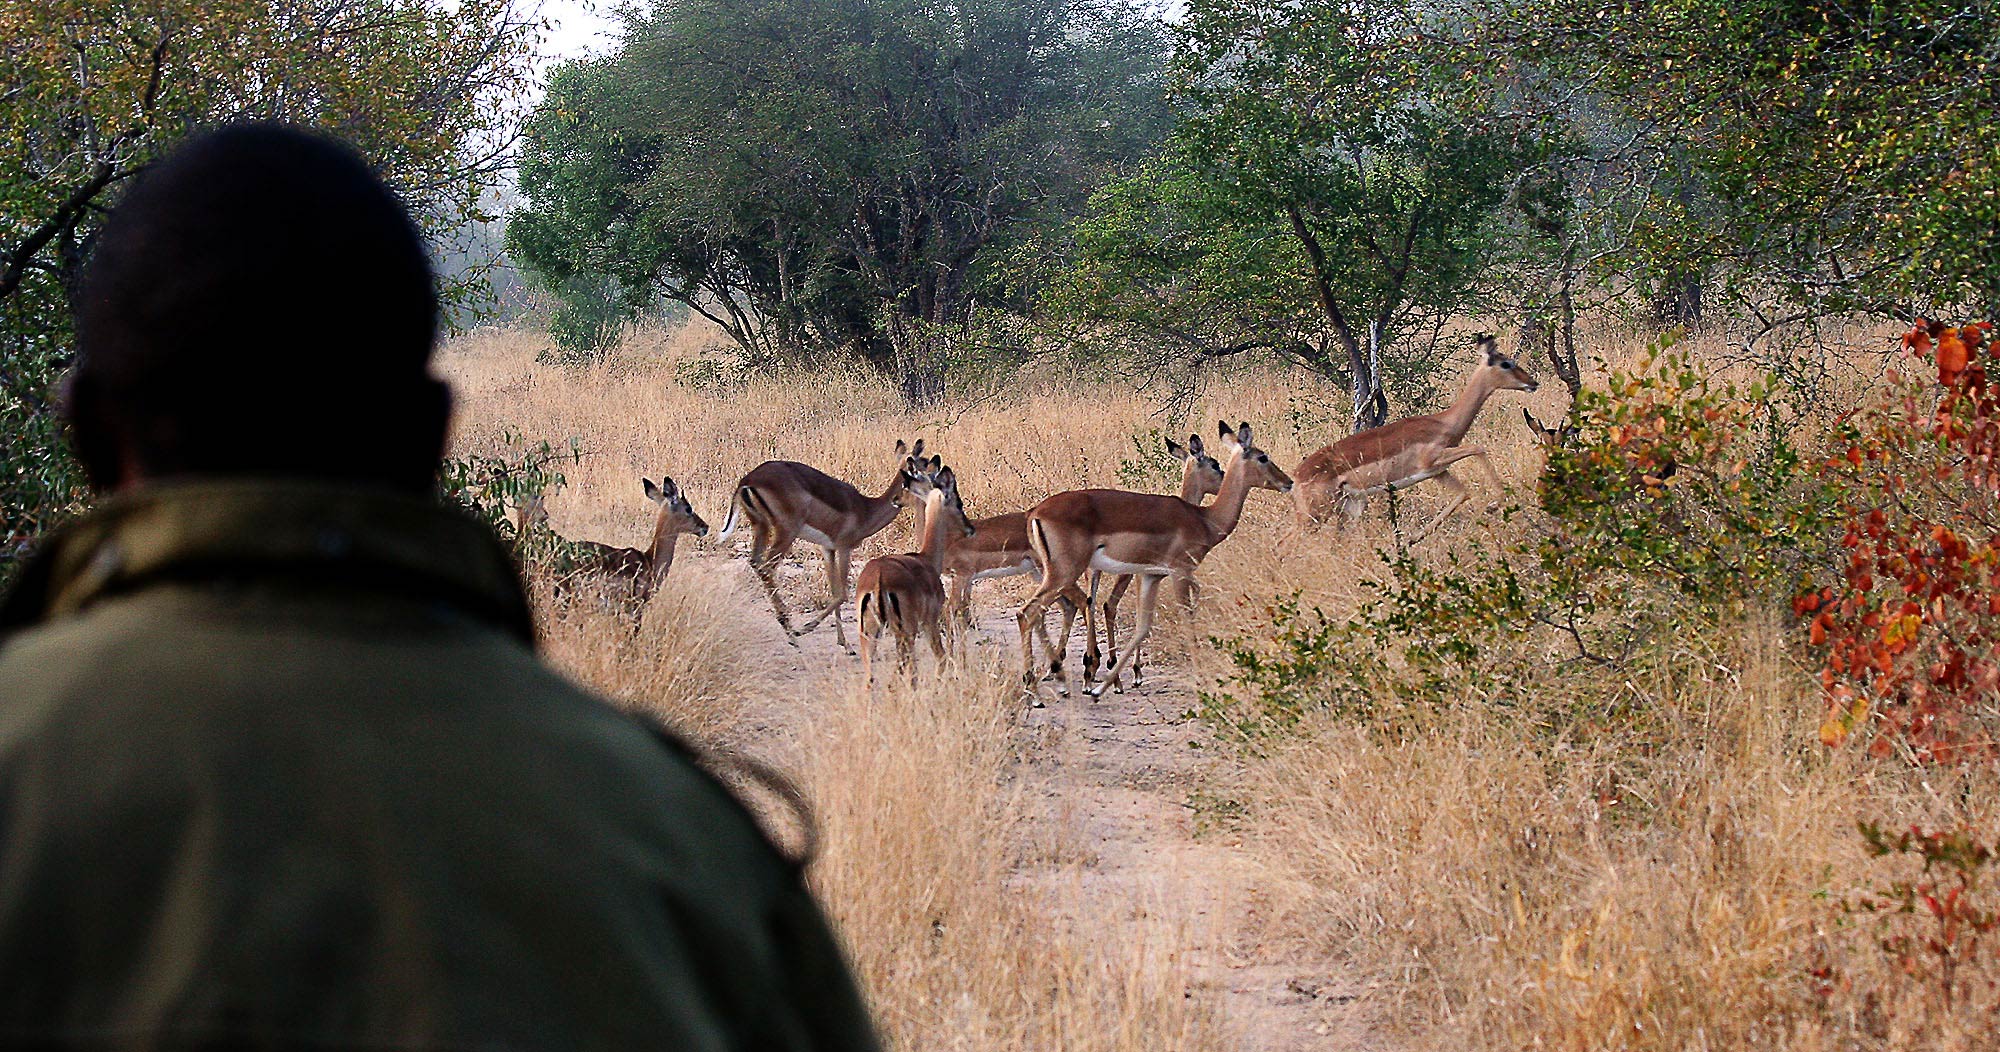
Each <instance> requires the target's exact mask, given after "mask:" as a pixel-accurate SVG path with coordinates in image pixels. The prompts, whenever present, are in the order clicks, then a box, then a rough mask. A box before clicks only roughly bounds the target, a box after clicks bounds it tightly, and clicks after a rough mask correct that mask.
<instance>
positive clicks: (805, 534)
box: [799, 523, 834, 548]
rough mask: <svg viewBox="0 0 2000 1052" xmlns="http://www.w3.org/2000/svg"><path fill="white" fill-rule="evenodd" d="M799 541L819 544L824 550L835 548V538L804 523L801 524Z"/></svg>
mask: <svg viewBox="0 0 2000 1052" xmlns="http://www.w3.org/2000/svg"><path fill="white" fill-rule="evenodd" d="M799 540H802V541H805V542H806V543H807V544H817V545H819V546H820V547H822V548H831V547H833V546H834V544H833V538H831V537H828V536H827V535H826V534H824V533H821V532H819V531H818V530H815V529H813V528H812V527H811V526H807V525H806V524H804V523H800V524H799Z"/></svg>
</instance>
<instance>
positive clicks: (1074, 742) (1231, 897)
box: [980, 611, 1371, 1052]
mask: <svg viewBox="0 0 2000 1052" xmlns="http://www.w3.org/2000/svg"><path fill="white" fill-rule="evenodd" d="M980 630H981V634H982V635H984V636H985V637H986V638H987V639H989V640H990V641H991V642H990V643H989V644H987V645H989V646H993V647H998V648H1005V652H1006V653H1008V654H1009V655H1010V656H1011V655H1012V653H1013V647H1014V643H1013V639H1014V636H1015V631H1014V626H1013V621H1012V618H1011V617H1008V616H1006V614H1005V612H1004V611H1001V612H998V613H993V614H990V615H988V616H986V617H984V618H982V619H981V624H980ZM1079 632H1080V630H1079ZM1077 638H1078V642H1077V644H1076V645H1074V646H1072V648H1071V650H1072V653H1071V668H1072V669H1075V668H1077V667H1080V662H1079V661H1078V660H1077V659H1078V654H1077V653H1076V651H1077V648H1078V647H1080V646H1081V643H1080V640H1081V635H1080V634H1079V636H1078V637H1077ZM1009 667H1011V665H1010V666H1009ZM1043 700H1044V702H1045V703H1046V704H1045V707H1043V708H1039V709H1034V710H1032V711H1031V712H1030V713H1029V715H1028V718H1027V724H1028V726H1030V727H1038V726H1039V727H1045V728H1048V730H1049V731H1050V732H1052V733H1050V734H1049V735H1048V737H1049V739H1050V741H1051V742H1052V744H1053V747H1052V748H1051V749H1050V750H1048V751H1047V753H1046V754H1044V756H1043V757H1041V758H1040V760H1039V761H1038V762H1036V763H1033V764H1031V765H1030V766H1029V771H1030V775H1031V776H1032V777H1035V778H1037V779H1039V780H1040V782H1041V788H1042V791H1043V793H1044V795H1045V797H1046V798H1047V799H1048V800H1049V802H1050V809H1051V812H1052V813H1053V815H1054V817H1055V819H1056V820H1058V821H1066V822H1069V823H1072V824H1073V825H1074V827H1075V829H1076V832H1077V833H1078V834H1079V835H1080V839H1081V841H1082V842H1083V843H1084V844H1086V845H1087V846H1088V847H1089V849H1090V856H1089V861H1088V863H1087V865H1086V868H1085V872H1084V874H1083V876H1082V880H1083V882H1084V884H1085V887H1086V889H1087V890H1088V891H1089V892H1091V897H1092V898H1093V899H1096V900H1098V901H1106V900H1113V901H1118V900H1122V901H1123V902H1124V903H1125V904H1126V906H1125V909H1126V910H1127V911H1129V912H1130V913H1131V914H1133V915H1139V914H1142V913H1145V912H1147V911H1154V910H1157V911H1160V912H1161V913H1163V914H1165V917H1164V919H1165V920H1166V921H1167V922H1168V923H1169V924H1170V925H1175V926H1177V927H1178V928H1179V930H1181V931H1184V932H1185V933H1186V935H1185V937H1186V938H1187V940H1188V945H1186V946H1185V953H1186V955H1187V960H1188V962H1189V963H1190V964H1191V965H1192V966H1193V968H1194V970H1195V973H1196V975H1197V976H1198V980H1197V981H1198V982H1199V983H1200V984H1202V985H1205V986H1207V987H1209V988H1210V989H1211V990H1212V991H1213V992H1214V993H1215V994H1216V996H1217V997H1218V999H1219V1004H1220V1006H1221V1013H1222V1023H1223V1027H1224V1031H1225V1034H1226V1037H1227V1039H1228V1042H1229V1046H1228V1047H1230V1048H1232V1049H1237V1050H1241V1052H1293V1050H1306V1049H1312V1050H1321V1049H1360V1048H1368V1047H1371V1042H1370V1041H1369V1040H1368V1033H1367V1029H1366V1027H1365V1025H1364V1024H1363V1022H1362V1020H1361V1013H1360V1009H1359V1006H1358V1003H1359V995H1360V993H1361V991H1360V990H1359V989H1356V988H1354V986H1353V984H1351V983H1347V982H1344V981H1343V979H1342V977H1341V976H1340V975H1338V974H1337V971H1336V970H1335V969H1334V968H1333V967H1331V966H1330V965H1328V964H1327V963H1325V962H1304V961H1298V960H1288V959H1286V957H1285V955H1284V954H1283V953H1282V952H1281V951H1279V950H1277V949H1276V948H1274V947H1271V946H1268V945H1265V944H1263V943H1261V942H1260V941H1259V939H1258V931H1259V929H1260V928H1261V927H1262V923H1261V917H1260V915H1259V914H1260V911H1261V910H1263V909H1264V908H1265V904H1264V902H1263V896H1262V894H1261V892H1260V888H1259V884H1260V882H1259V878H1258V873H1257V867H1256V865H1255V863H1254V862H1253V861H1252V860H1251V858H1250V857H1249V855H1248V853H1247V852H1246V851H1245V850H1244V849H1243V847H1242V841H1241V838H1240V836H1239V835H1238V834H1235V833H1233V832H1230V831H1228V830H1227V829H1210V830H1205V831H1198V829H1197V824H1198V822H1199V821H1200V817H1201V816H1200V814H1199V813H1198V809H1197V806H1196V803H1195V801H1196V800H1197V799H1198V798H1199V797H1200V796H1201V795H1202V794H1203V793H1204V792H1205V791H1206V790H1207V789H1208V787H1209V785H1210V782H1211V779H1210V772H1211V769H1212V767H1213V765H1216V764H1220V763H1225V762H1227V761H1226V760H1225V759H1223V758H1221V757H1219V756H1218V755H1217V753H1216V751H1215V750H1214V749H1212V748H1211V746H1212V745H1213V741H1212V739H1211V737H1210V735H1209V733H1208V731H1207V728H1206V727H1204V726H1203V725H1202V724H1201V722H1200V721H1198V720H1196V719H1194V718H1192V717H1190V716H1188V715H1187V713H1189V712H1190V711H1191V710H1192V709H1193V708H1194V707H1195V703H1196V700H1197V699H1196V696H1195V692H1194V690H1193V688H1192V687H1191V686H1190V684H1189V683H1188V682H1187V679H1186V677H1185V676H1184V674H1182V672H1181V670H1179V669H1177V668H1172V667H1162V668H1159V669H1149V670H1147V672H1146V680H1145V684H1144V685H1143V686H1140V687H1129V686H1128V687H1127V688H1126V692H1125V693H1123V694H1118V693H1112V692H1106V693H1105V694H1104V696H1103V697H1100V698H1097V699H1094V700H1093V699H1090V698H1086V697H1082V696H1074V695H1073V696H1071V697H1067V698H1064V697H1059V696H1057V695H1056V694H1055V693H1054V692H1053V691H1050V690H1047V689H1045V690H1044V693H1043Z"/></svg>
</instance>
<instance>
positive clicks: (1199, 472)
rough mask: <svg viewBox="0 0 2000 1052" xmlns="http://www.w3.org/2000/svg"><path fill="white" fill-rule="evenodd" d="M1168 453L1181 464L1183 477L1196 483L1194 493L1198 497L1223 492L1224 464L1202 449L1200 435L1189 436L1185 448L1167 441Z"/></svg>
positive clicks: (1170, 440) (1171, 440)
mask: <svg viewBox="0 0 2000 1052" xmlns="http://www.w3.org/2000/svg"><path fill="white" fill-rule="evenodd" d="M1167 452H1169V453H1171V454H1173V455H1174V457H1175V459H1177V460H1179V461H1180V462H1181V473H1182V477H1183V478H1185V479H1187V480H1189V481H1192V482H1193V483H1194V487H1193V492H1194V493H1196V494H1197V495H1198V496H1202V497H1211V496H1214V495H1215V494H1217V493H1220V492H1222V464H1221V463H1220V462H1218V461H1217V460H1216V459H1215V458H1214V457H1211V456H1209V455H1208V452H1207V451H1206V450H1204V449H1202V447H1201V436H1200V435H1189V436H1188V444H1187V445H1185V446H1183V445H1181V444H1180V443H1178V442H1175V441H1174V440H1173V439H1171V438H1170V439H1167Z"/></svg>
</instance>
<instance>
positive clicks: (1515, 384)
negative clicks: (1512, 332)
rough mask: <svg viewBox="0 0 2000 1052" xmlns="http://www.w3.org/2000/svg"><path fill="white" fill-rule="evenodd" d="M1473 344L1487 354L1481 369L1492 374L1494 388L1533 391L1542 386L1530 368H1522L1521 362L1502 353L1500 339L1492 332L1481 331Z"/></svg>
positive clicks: (1498, 389)
mask: <svg viewBox="0 0 2000 1052" xmlns="http://www.w3.org/2000/svg"><path fill="white" fill-rule="evenodd" d="M1472 344H1473V346H1474V347H1477V348H1478V349H1479V351H1480V353H1481V354H1482V355H1484V356H1485V359H1486V360H1485V362H1484V363H1483V364H1482V365H1480V367H1479V369H1480V371H1481V372H1483V373H1489V374H1490V377H1489V379H1488V382H1489V383H1491V384H1492V385H1493V390H1496V391H1532V390H1534V389H1535V388H1537V387H1540V386H1541V384H1539V383H1537V382H1536V381H1535V378H1534V377H1532V376H1529V375H1528V370H1526V369H1523V368H1521V363H1520V362H1517V361H1515V360H1514V359H1512V358H1509V357H1508V356H1507V355H1505V354H1502V353H1500V341H1499V339H1498V338H1496V337H1495V336H1494V335H1493V334H1492V333H1485V332H1482V333H1480V334H1479V335H1477V336H1475V337H1473V338H1472Z"/></svg>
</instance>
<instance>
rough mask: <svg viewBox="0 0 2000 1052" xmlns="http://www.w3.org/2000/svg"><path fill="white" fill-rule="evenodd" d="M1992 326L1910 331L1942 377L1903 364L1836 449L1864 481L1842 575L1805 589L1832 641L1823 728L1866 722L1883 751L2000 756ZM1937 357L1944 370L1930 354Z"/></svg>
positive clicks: (1820, 633) (1844, 734) (1815, 626)
mask: <svg viewBox="0 0 2000 1052" xmlns="http://www.w3.org/2000/svg"><path fill="white" fill-rule="evenodd" d="M1989 330H1990V325H1988V324H1987V323H1976V324H1971V325H1965V326H1960V327H1950V326H1945V325H1941V324H1920V325H1918V326H1917V327H1915V328H1913V329H1912V330H1911V331H1910V332H1909V333H1908V334H1907V335H1905V336H1904V337H1903V346H1904V348H1905V351H1906V353H1907V355H1908V357H1909V359H1910V360H1911V361H1912V362H1915V363H1923V364H1925V365H1927V366H1929V367H1934V368H1935V370H1936V372H1935V375H1936V377H1937V384H1936V385H1932V384H1930V383H1928V382H1917V381H1915V380H1914V379H1904V378H1896V380H1895V382H1896V384H1897V387H1896V390H1895V391H1894V393H1893V394H1892V395H1891V396H1890V397H1889V398H1886V399H1884V400H1883V401H1882V402H1880V403H1879V404H1877V405H1874V406H1871V407H1869V408H1868V409H1865V410H1863V411H1862V412H1861V413H1860V414H1857V416H1856V417H1855V419H1854V420H1853V421H1852V422H1851V423H1850V425H1849V428H1848V433H1847V436H1846V437H1847V441H1848V445H1847V448H1846V450H1845V451H1844V452H1843V455H1841V456H1840V457H1839V458H1838V459H1836V460H1835V461H1833V462H1832V463H1831V464H1829V468H1830V469H1834V470H1840V471H1842V472H1843V474H1844V475H1845V476H1846V477H1847V478H1848V480H1849V482H1850V483H1851V486H1850V488H1849V493H1848V501H1847V513H1846V519H1847V521H1846V529H1845V531H1844V535H1843V537H1842V539H1841V544H1842V547H1843V550H1844V551H1845V553H1846V563H1845V565H1844V566H1843V567H1842V568H1841V570H1842V574H1841V579H1840V581H1839V582H1838V583H1837V584H1836V585H1834V586H1832V587H1828V588H1823V589H1820V590H1817V591H1814V592H1811V593H1808V594H1806V595H1803V596H1801V597H1799V599H1798V600H1797V601H1796V603H1795V605H1794V609H1795V610H1796V611H1797V612H1798V613H1799V614H1800V615H1801V616H1806V615H1810V616H1811V621H1810V627H1809V638H1810V639H1811V641H1812V643H1813V644H1814V645H1816V646H1821V647H1824V648H1825V649H1826V662H1825V666H1824V668H1823V669H1822V671H1821V681H1822V683H1823V685H1824V686H1825V688H1826V699H1827V709H1826V717H1825V721H1824V722H1823V723H1822V725H1821V727H1820V737H1821V739H1822V740H1824V741H1825V742H1826V743H1827V744H1829V745H1837V744H1839V743H1841V742H1843V741H1845V740H1847V739H1848V738H1849V737H1850V736H1852V735H1854V734H1856V733H1857V732H1860V731H1862V730H1864V728H1865V729H1867V730H1869V731H1872V732H1873V733H1872V735H1871V736H1870V737H1869V742H1868V747H1869V749H1870V751H1871V752H1873V753H1875V754H1877V755H1888V754H1892V753H1897V752H1901V753H1903V754H1904V755H1906V756H1908V757H1909V758H1911V759H1913V760H1916V761H1919V762H1949V761H1953V760H1959V759H1965V758H1969V757H1972V756H1993V755H1996V738H1995V733H1994V732H1995V729H1996V717H2000V712H1996V704H2000V516H1997V515H1996V514H1995V513H1996V511H2000V508H1996V502H1995V498H1996V493H2000V390H1996V389H1995V385H1993V384H1990V383H1989V377H1988V371H1989V369H1990V368H1991V367H1992V366H1993V365H1994V363H1995V348H1994V346H1993V344H1992V343H1991V342H1990V341H1989V340H1988V338H1987V335H1988V332H1989ZM1925 371H1926V372H1929V371H1930V369H1929V368H1926V369H1925Z"/></svg>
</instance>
